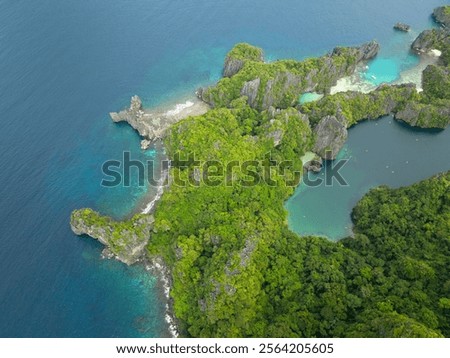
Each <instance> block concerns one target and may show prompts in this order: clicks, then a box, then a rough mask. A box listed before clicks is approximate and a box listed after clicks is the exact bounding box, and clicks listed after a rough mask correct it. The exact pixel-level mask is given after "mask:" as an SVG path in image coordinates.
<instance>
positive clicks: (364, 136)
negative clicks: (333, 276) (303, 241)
mask: <svg viewBox="0 0 450 358" xmlns="http://www.w3.org/2000/svg"><path fill="white" fill-rule="evenodd" d="M449 141H450V129H447V130H445V131H438V130H420V129H414V128H411V127H408V126H407V125H405V124H403V123H400V122H397V121H395V120H393V119H392V118H391V117H385V118H383V119H380V120H377V121H366V122H362V123H359V124H357V125H356V126H355V127H352V128H350V130H349V138H348V142H347V144H346V145H345V147H344V148H343V149H342V150H341V152H340V153H339V156H338V158H337V159H336V161H339V160H348V162H347V163H346V164H345V166H344V167H343V168H342V169H341V170H340V174H341V175H342V177H343V178H344V179H345V181H346V183H347V184H348V185H347V186H342V185H340V184H339V183H338V182H337V181H333V182H332V183H331V185H326V183H325V182H323V183H322V184H321V185H320V186H317V187H307V186H306V185H305V184H301V185H300V186H299V187H298V188H297V190H296V192H295V194H294V196H292V197H291V198H290V199H289V200H288V201H287V202H286V208H287V210H288V212H289V226H290V228H291V229H292V230H293V231H295V232H297V233H299V234H301V235H320V236H326V237H328V238H330V239H331V240H338V239H341V238H344V237H346V236H348V235H350V234H351V228H352V222H351V218H350V213H351V210H352V209H353V207H354V206H355V204H356V203H357V202H358V200H360V199H361V198H362V196H363V195H364V194H365V193H366V192H367V191H368V190H369V189H370V188H373V187H376V186H379V185H389V186H392V187H399V186H405V185H410V184H412V183H415V182H417V181H419V180H422V179H425V178H427V177H429V176H432V175H434V174H436V173H439V172H441V171H446V170H449V169H450V155H449V149H448V143H449ZM336 161H335V162H334V163H333V162H330V161H328V162H326V163H325V168H324V169H323V170H322V172H321V173H319V174H311V173H309V174H308V175H309V176H310V178H311V180H312V181H314V180H316V179H318V178H319V179H324V178H325V177H326V174H325V172H326V170H328V169H329V168H330V167H331V166H332V165H335V164H336Z"/></svg>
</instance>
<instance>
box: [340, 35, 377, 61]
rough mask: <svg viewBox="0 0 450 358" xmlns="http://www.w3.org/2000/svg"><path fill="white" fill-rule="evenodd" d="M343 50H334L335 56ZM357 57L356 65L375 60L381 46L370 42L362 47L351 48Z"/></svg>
mask: <svg viewBox="0 0 450 358" xmlns="http://www.w3.org/2000/svg"><path fill="white" fill-rule="evenodd" d="M340 49H341V48H337V49H334V51H333V54H336V53H337V52H339V51H340ZM349 49H350V50H351V51H352V52H353V53H355V55H356V64H358V63H359V62H364V61H368V60H371V59H372V58H374V57H375V56H376V55H377V54H378V52H379V51H380V44H379V43H378V42H376V41H370V42H367V43H365V44H362V45H361V46H357V47H350V48H349Z"/></svg>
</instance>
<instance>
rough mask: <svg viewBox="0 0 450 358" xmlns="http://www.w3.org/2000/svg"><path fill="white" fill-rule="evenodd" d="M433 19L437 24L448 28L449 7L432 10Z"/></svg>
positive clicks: (449, 23) (449, 25)
mask: <svg viewBox="0 0 450 358" xmlns="http://www.w3.org/2000/svg"><path fill="white" fill-rule="evenodd" d="M433 18H434V20H435V21H436V22H437V23H439V24H442V25H444V26H445V27H450V6H448V5H447V6H441V7H438V8H436V9H434V11H433Z"/></svg>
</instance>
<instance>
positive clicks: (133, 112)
mask: <svg viewBox="0 0 450 358" xmlns="http://www.w3.org/2000/svg"><path fill="white" fill-rule="evenodd" d="M208 109H209V106H208V105H207V104H206V103H203V102H200V101H197V103H194V102H190V103H189V106H187V105H186V104H183V105H177V106H176V108H175V109H174V110H170V111H165V112H164V111H157V110H155V111H146V110H144V108H143V106H142V101H141V99H140V98H139V97H138V96H133V97H132V98H131V103H130V107H129V108H126V109H124V110H122V111H120V112H111V113H110V114H109V115H110V117H111V119H112V120H113V121H114V122H116V123H117V122H127V123H128V124H129V125H130V126H131V127H133V128H134V129H135V130H136V131H137V132H138V133H139V135H140V136H141V137H143V141H142V142H141V148H142V149H147V148H149V146H150V145H151V143H152V142H153V141H155V140H157V139H161V138H164V136H165V134H166V132H167V130H168V129H169V128H170V127H171V126H172V125H173V124H174V123H176V122H178V121H180V120H182V119H184V118H186V117H188V116H190V115H201V114H204V113H206V112H207V111H208Z"/></svg>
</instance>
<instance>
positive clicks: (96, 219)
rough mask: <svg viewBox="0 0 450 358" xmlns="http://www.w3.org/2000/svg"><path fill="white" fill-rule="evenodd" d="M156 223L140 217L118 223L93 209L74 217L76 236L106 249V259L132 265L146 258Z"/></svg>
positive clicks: (77, 211) (77, 213) (148, 217)
mask: <svg viewBox="0 0 450 358" xmlns="http://www.w3.org/2000/svg"><path fill="white" fill-rule="evenodd" d="M153 222H154V218H153V216H152V215H136V216H134V217H133V218H132V219H131V220H129V221H126V222H118V221H114V220H112V219H111V218H109V217H106V216H101V215H100V214H99V213H97V212H95V211H93V210H91V209H80V210H75V211H74V212H73V213H72V215H71V219H70V226H71V228H72V231H73V232H74V233H75V234H76V235H88V236H90V237H92V238H93V239H96V240H98V241H100V242H101V243H102V244H103V245H105V246H106V248H105V250H103V255H104V256H106V257H115V258H116V259H118V260H120V261H122V262H124V263H126V264H127V265H132V264H134V263H136V262H137V261H139V260H140V259H141V258H142V257H143V256H144V255H145V247H146V246H147V243H148V240H149V239H150V235H151V230H152V228H153Z"/></svg>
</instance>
